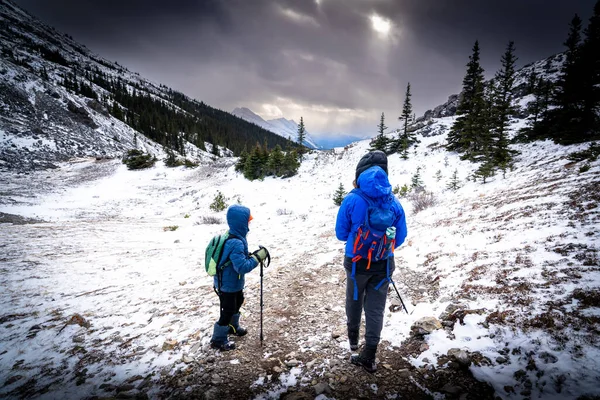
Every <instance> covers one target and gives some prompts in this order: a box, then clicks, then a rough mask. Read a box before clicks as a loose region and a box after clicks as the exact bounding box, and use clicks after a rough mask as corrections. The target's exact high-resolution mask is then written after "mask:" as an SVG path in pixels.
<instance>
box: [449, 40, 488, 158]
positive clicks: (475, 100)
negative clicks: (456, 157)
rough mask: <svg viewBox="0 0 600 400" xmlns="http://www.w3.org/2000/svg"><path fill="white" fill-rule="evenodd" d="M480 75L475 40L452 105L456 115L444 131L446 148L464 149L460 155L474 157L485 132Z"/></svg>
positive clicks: (484, 108)
mask: <svg viewBox="0 0 600 400" xmlns="http://www.w3.org/2000/svg"><path fill="white" fill-rule="evenodd" d="M484 90H485V86H484V76H483V68H482V67H481V65H480V55H479V41H475V45H474V46H473V54H472V55H471V56H470V57H469V63H468V64H467V73H466V75H465V77H464V79H463V90H462V92H461V97H460V100H459V103H458V107H457V109H456V114H457V115H458V118H457V119H456V121H455V122H454V125H452V128H451V130H450V133H449V134H448V144H447V149H448V150H449V151H457V152H459V153H461V152H462V153H465V155H464V156H463V158H465V159H471V160H472V159H474V157H475V155H477V154H480V153H481V151H482V149H481V147H482V145H481V142H482V141H485V140H486V139H485V137H486V136H487V135H488V131H487V119H486V118H485V115H486V111H485V110H486V102H485V98H484Z"/></svg>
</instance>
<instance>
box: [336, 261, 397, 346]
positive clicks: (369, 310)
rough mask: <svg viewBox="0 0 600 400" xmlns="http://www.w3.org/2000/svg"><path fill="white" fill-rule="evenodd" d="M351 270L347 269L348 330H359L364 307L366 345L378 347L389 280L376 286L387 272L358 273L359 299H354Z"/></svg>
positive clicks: (356, 276) (356, 277)
mask: <svg viewBox="0 0 600 400" xmlns="http://www.w3.org/2000/svg"><path fill="white" fill-rule="evenodd" d="M350 275H351V271H348V270H346V318H347V320H348V322H347V324H348V332H358V331H359V329H360V318H361V315H362V311H363V308H364V310H365V325H366V330H365V346H366V347H375V348H376V347H377V345H378V344H379V340H380V337H381V329H382V328H383V315H384V313H385V302H386V300H387V291H388V286H389V282H388V281H386V282H384V283H383V284H382V285H381V286H380V287H379V289H377V290H375V287H376V286H377V285H379V283H380V282H381V281H382V280H383V279H385V277H386V274H385V273H383V274H377V275H360V274H356V275H355V279H356V284H357V286H358V300H354V289H355V287H354V280H352V278H351V276H350Z"/></svg>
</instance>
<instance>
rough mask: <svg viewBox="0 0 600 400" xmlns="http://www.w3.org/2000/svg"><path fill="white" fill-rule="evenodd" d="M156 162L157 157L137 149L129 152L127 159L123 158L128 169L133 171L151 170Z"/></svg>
mask: <svg viewBox="0 0 600 400" xmlns="http://www.w3.org/2000/svg"><path fill="white" fill-rule="evenodd" d="M155 162H156V157H154V156H152V155H151V154H146V153H144V152H142V151H140V150H137V149H132V150H129V151H128V152H127V154H126V155H125V157H123V164H125V165H127V168H128V169H131V170H133V169H144V168H151V167H153V166H154V163H155Z"/></svg>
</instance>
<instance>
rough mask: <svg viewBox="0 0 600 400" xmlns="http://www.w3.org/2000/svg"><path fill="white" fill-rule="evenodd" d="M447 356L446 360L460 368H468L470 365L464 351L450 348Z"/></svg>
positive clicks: (469, 359) (467, 355) (469, 360)
mask: <svg viewBox="0 0 600 400" xmlns="http://www.w3.org/2000/svg"><path fill="white" fill-rule="evenodd" d="M447 354H448V358H450V359H451V360H454V361H456V362H457V363H458V365H459V366H461V367H468V366H469V365H471V358H470V357H469V354H468V353H467V352H466V351H464V350H461V349H458V348H452V349H450V350H448V353H447Z"/></svg>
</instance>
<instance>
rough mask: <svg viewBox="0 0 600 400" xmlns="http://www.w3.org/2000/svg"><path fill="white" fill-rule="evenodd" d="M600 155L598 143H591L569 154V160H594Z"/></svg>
mask: <svg viewBox="0 0 600 400" xmlns="http://www.w3.org/2000/svg"><path fill="white" fill-rule="evenodd" d="M599 156H600V144H596V143H592V144H590V147H588V148H587V149H585V150H582V151H577V152H575V153H571V154H569V157H568V158H569V160H571V161H583V160H589V161H596V159H597V158H598V157H599Z"/></svg>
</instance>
